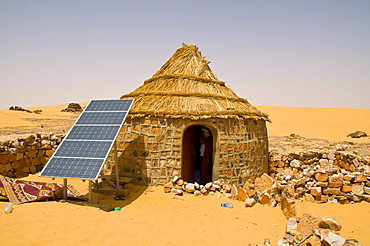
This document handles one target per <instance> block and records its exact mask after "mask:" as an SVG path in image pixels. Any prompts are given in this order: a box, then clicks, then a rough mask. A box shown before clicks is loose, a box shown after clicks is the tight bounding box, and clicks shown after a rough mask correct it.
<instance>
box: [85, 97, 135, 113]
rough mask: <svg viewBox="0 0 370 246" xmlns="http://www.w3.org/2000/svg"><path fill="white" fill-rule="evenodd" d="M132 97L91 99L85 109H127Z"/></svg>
mask: <svg viewBox="0 0 370 246" xmlns="http://www.w3.org/2000/svg"><path fill="white" fill-rule="evenodd" d="M132 102H133V99H122V100H93V101H91V102H90V103H89V105H88V106H87V107H86V109H85V111H128V110H129V109H130V107H131V104H132Z"/></svg>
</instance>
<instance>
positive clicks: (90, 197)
mask: <svg viewBox="0 0 370 246" xmlns="http://www.w3.org/2000/svg"><path fill="white" fill-rule="evenodd" d="M89 203H90V204H92V181H91V180H89Z"/></svg>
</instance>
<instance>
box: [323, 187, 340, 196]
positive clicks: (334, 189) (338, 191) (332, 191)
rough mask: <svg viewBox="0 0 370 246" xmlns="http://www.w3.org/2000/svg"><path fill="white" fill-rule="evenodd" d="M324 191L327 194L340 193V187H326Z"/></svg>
mask: <svg viewBox="0 0 370 246" xmlns="http://www.w3.org/2000/svg"><path fill="white" fill-rule="evenodd" d="M323 193H324V194H325V195H340V188H326V189H324V191H323Z"/></svg>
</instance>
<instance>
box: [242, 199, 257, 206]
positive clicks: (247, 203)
mask: <svg viewBox="0 0 370 246" xmlns="http://www.w3.org/2000/svg"><path fill="white" fill-rule="evenodd" d="M256 203H257V201H256V200H255V199H254V198H247V199H245V206H246V207H253V206H254V205H255V204H256Z"/></svg>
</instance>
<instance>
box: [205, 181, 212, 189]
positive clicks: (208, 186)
mask: <svg viewBox="0 0 370 246" xmlns="http://www.w3.org/2000/svg"><path fill="white" fill-rule="evenodd" d="M211 187H212V182H209V183H207V184H206V185H205V186H204V188H206V189H209V188H211Z"/></svg>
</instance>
